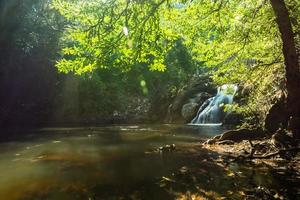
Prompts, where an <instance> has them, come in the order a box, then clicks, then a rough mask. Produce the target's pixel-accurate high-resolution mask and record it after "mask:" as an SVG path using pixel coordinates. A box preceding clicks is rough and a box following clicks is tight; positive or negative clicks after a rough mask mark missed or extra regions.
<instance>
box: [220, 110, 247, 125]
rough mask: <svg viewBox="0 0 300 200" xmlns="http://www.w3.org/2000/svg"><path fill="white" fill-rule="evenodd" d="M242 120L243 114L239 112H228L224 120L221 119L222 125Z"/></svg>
mask: <svg viewBox="0 0 300 200" xmlns="http://www.w3.org/2000/svg"><path fill="white" fill-rule="evenodd" d="M242 120H243V116H242V114H240V113H236V112H230V113H228V114H227V115H226V116H225V118H224V120H223V124H224V125H239V124H240V123H241V122H242Z"/></svg>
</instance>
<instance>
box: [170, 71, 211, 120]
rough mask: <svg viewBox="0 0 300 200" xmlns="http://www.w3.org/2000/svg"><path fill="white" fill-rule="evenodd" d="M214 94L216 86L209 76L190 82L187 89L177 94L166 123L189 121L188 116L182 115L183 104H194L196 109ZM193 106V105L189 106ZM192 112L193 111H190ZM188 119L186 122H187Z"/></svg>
mask: <svg viewBox="0 0 300 200" xmlns="http://www.w3.org/2000/svg"><path fill="white" fill-rule="evenodd" d="M215 93H216V86H215V85H214V84H213V82H212V80H211V78H210V77H209V76H201V77H197V78H196V79H193V80H191V83H189V85H188V87H186V88H183V89H182V91H180V92H178V94H177V95H176V97H175V99H174V100H173V102H172V104H171V106H169V108H168V114H167V117H166V119H165V121H166V122H168V123H174V122H178V123H184V122H189V121H190V118H191V117H190V116H188V115H187V114H186V112H185V114H184V116H185V117H184V116H183V115H182V109H183V106H184V105H185V104H189V103H196V104H198V108H199V107H200V106H201V104H202V103H203V102H204V101H205V100H206V99H208V98H209V97H211V96H212V95H213V94H215ZM191 105H193V106H194V104H191ZM192 110H193V109H192ZM187 119H188V120H187Z"/></svg>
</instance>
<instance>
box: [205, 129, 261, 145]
mask: <svg viewBox="0 0 300 200" xmlns="http://www.w3.org/2000/svg"><path fill="white" fill-rule="evenodd" d="M265 137H266V133H265V132H264V131H263V130H262V129H260V128H257V129H237V130H230V131H226V132H225V133H223V134H221V135H217V136H215V137H214V138H212V139H209V140H207V141H206V142H205V144H215V143H217V144H226V143H228V144H233V143H234V142H241V141H243V140H258V139H262V138H265ZM221 141H224V142H223V143H222V142H221ZM229 141H230V142H229Z"/></svg>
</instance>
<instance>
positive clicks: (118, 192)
mask: <svg viewBox="0 0 300 200" xmlns="http://www.w3.org/2000/svg"><path fill="white" fill-rule="evenodd" d="M222 131H223V130H222V127H200V126H199V127H194V126H191V127H189V126H176V125H151V126H150V125H132V126H105V127H79V128H43V129H39V130H31V131H30V132H28V133H26V134H25V133H23V134H21V132H20V133H19V134H20V135H22V137H21V136H14V137H13V138H10V139H7V141H2V142H1V145H0V153H1V154H0V172H1V174H0V198H1V199H8V200H17V199H22V200H27V199H28V200H29V199H30V200H31V199H53V200H60V199H62V200H68V199H70V200H71V199H72V200H74V199H87V200H89V199H90V200H94V199H174V198H178V195H177V196H176V195H175V194H176V192H174V191H178V193H180V192H186V191H189V190H191V191H193V190H194V191H195V188H194V189H193V187H195V186H196V185H198V186H199V187H201V188H200V189H199V188H198V189H199V191H202V193H203V191H211V192H214V193H215V195H214V196H215V197H216V198H217V197H220V196H224V195H225V196H226V195H227V194H228V195H233V196H232V197H233V198H234V197H236V198H237V199H238V198H239V197H238V196H234V195H235V194H232V193H233V192H232V191H234V190H235V189H234V188H238V189H242V188H241V187H240V188H239V187H237V186H236V185H235V183H239V186H243V187H248V186H250V185H251V186H253V185H257V186H261V185H265V186H268V187H273V186H274V188H277V187H278V186H279V185H280V184H281V182H280V181H281V179H280V178H278V180H277V179H274V177H273V176H272V174H270V173H269V171H268V169H266V168H265V167H263V168H261V169H256V170H255V171H253V169H251V170H249V168H247V167H244V166H241V165H231V166H229V168H230V169H231V170H233V171H235V172H237V173H243V176H239V177H240V178H237V177H235V179H233V177H232V175H231V174H230V173H232V172H228V170H227V171H226V170H225V169H224V168H223V167H220V166H218V165H215V164H212V162H209V160H210V157H211V158H214V159H217V157H216V155H213V154H212V153H210V152H207V151H204V150H203V151H201V149H200V150H199V149H198V150H197V155H196V156H194V157H193V156H189V155H192V154H193V153H190V152H188V153H187V151H180V150H178V149H180V148H181V147H185V148H188V147H189V146H193V145H195V144H197V143H199V141H202V140H203V139H205V138H207V137H210V136H213V135H216V134H219V133H221V132H222ZM15 135H18V134H16V133H15ZM168 144H175V145H176V150H175V151H172V152H171V151H170V152H162V151H158V149H159V147H161V146H165V145H168ZM191 152H193V151H191ZM199 159H201V162H200V161H199ZM187 166H188V167H195V168H197V170H198V172H197V174H198V175H197V177H192V179H186V180H183V179H185V178H187V177H185V178H182V177H181V179H182V182H184V184H181V185H178V184H177V186H176V185H173V186H172V183H173V182H174V183H175V181H173V178H174V177H175V175H176V173H177V175H178V176H177V178H178V177H179V179H180V174H178V170H179V169H182V167H184V168H183V171H184V170H185V171H187V170H186V168H187ZM184 173H185V172H184ZM185 174H186V173H185ZM245 176H247V178H245ZM168 177H173V178H172V179H171V178H168ZM189 178H191V177H189ZM195 179H197V180H195ZM164 181H165V182H164ZM170 190H172V191H171V192H170ZM292 192H294V191H292ZM204 193H205V192H204ZM230 193H231V194H230ZM206 196H207V197H208V196H209V195H208V194H206ZM4 197H5V198H4ZM215 197H211V198H212V199H213V198H215Z"/></svg>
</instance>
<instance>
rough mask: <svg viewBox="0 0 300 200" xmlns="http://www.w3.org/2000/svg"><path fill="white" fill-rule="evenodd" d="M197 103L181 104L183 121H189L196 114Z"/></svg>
mask: <svg viewBox="0 0 300 200" xmlns="http://www.w3.org/2000/svg"><path fill="white" fill-rule="evenodd" d="M198 107H199V104H198V103H193V102H191V103H187V104H184V105H183V106H182V109H181V114H182V117H183V118H184V119H185V121H187V122H188V121H191V120H192V119H193V118H194V117H195V116H196V114H197V111H198Z"/></svg>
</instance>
